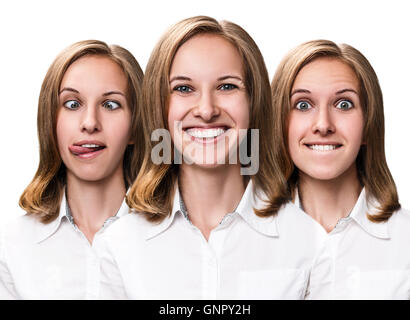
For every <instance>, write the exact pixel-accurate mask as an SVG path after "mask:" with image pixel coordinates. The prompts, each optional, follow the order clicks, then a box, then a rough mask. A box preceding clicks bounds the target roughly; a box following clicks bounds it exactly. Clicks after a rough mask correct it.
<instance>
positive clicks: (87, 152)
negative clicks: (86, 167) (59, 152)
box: [68, 140, 107, 160]
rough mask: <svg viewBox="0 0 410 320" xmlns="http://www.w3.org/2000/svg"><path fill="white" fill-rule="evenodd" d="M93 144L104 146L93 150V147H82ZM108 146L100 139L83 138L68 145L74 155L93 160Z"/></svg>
mask: <svg viewBox="0 0 410 320" xmlns="http://www.w3.org/2000/svg"><path fill="white" fill-rule="evenodd" d="M87 144H93V145H98V146H100V147H102V148H101V149H96V150H93V149H92V148H91V147H82V146H83V145H87ZM106 148H107V146H106V145H105V144H104V143H103V142H101V141H98V140H81V141H77V142H75V143H73V144H72V145H71V146H69V147H68V150H69V151H70V152H71V154H72V155H74V156H75V157H78V158H80V159H87V160H91V159H94V158H96V157H98V156H99V155H100V154H101V153H103V152H104V150H105V149H106Z"/></svg>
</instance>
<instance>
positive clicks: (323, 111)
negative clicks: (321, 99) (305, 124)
mask: <svg viewBox="0 0 410 320" xmlns="http://www.w3.org/2000/svg"><path fill="white" fill-rule="evenodd" d="M318 109H319V110H318V112H317V114H316V118H315V121H314V124H313V127H312V130H313V133H319V134H320V135H322V136H326V135H328V134H331V133H334V132H335V130H336V127H335V126H334V123H333V120H332V115H331V110H329V108H328V107H327V106H323V107H319V108H318Z"/></svg>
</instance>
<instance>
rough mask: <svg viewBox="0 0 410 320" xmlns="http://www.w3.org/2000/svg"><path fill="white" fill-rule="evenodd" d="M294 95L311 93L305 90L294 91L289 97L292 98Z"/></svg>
mask: <svg viewBox="0 0 410 320" xmlns="http://www.w3.org/2000/svg"><path fill="white" fill-rule="evenodd" d="M296 93H311V92H310V91H309V90H307V89H296V90H294V91H293V92H292V93H291V94H290V96H293V95H294V94H296Z"/></svg>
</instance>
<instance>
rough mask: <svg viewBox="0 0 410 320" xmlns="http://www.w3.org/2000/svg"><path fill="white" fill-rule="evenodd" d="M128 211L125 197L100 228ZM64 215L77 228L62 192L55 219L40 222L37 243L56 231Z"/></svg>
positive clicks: (103, 227)
mask: <svg viewBox="0 0 410 320" xmlns="http://www.w3.org/2000/svg"><path fill="white" fill-rule="evenodd" d="M129 211H130V209H129V207H128V205H127V202H126V201H125V198H124V200H123V201H122V204H121V207H120V208H119V210H118V211H117V213H116V214H115V215H114V216H112V217H109V218H108V219H107V220H105V221H104V224H103V226H102V227H101V229H105V228H107V227H108V226H109V225H110V224H111V223H113V222H114V221H116V220H118V219H119V218H121V217H122V216H124V215H126V214H128V213H129ZM64 217H65V218H66V219H67V221H69V222H70V223H71V224H72V225H73V227H74V228H76V229H77V226H76V225H75V223H74V218H73V216H72V215H71V211H70V208H69V206H68V202H67V198H66V195H65V192H63V197H62V199H61V204H60V212H59V214H58V217H57V218H56V219H55V220H53V221H52V222H50V223H48V224H43V223H40V225H39V230H38V232H37V234H38V236H37V243H40V242H42V241H44V240H46V239H47V238H49V237H51V236H52V235H53V234H54V233H56V231H57V230H58V228H59V227H60V225H61V221H62V220H63V219H64Z"/></svg>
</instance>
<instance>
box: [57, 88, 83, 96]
mask: <svg viewBox="0 0 410 320" xmlns="http://www.w3.org/2000/svg"><path fill="white" fill-rule="evenodd" d="M63 91H71V92H75V93H80V92H79V91H78V90H76V89H73V88H70V87H64V88H63V89H61V90H60V92H59V93H58V95H60V94H61V93H62V92H63Z"/></svg>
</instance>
